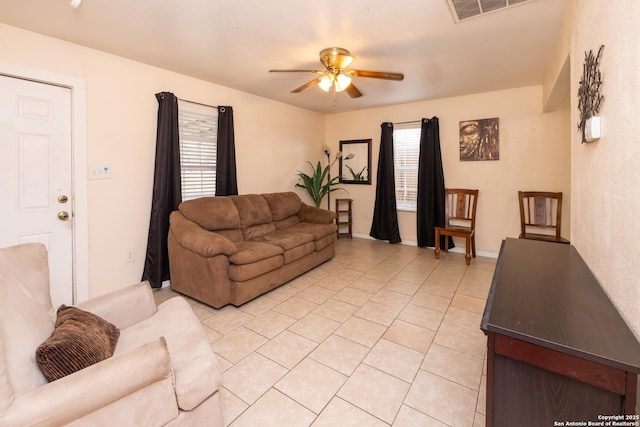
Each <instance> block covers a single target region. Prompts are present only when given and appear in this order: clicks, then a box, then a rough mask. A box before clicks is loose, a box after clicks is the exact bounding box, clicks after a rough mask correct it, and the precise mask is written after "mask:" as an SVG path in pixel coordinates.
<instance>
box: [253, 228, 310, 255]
mask: <svg viewBox="0 0 640 427" xmlns="http://www.w3.org/2000/svg"><path fill="white" fill-rule="evenodd" d="M262 238H263V239H264V241H265V242H268V243H272V244H274V245H278V246H280V247H281V248H282V249H284V250H285V251H288V250H289V249H293V248H295V247H296V246H300V245H303V244H305V243H309V242H313V236H312V235H311V234H307V233H300V232H297V233H296V232H292V231H289V230H276V231H273V232H271V233H269V234H265V235H264V236H263V237H262Z"/></svg>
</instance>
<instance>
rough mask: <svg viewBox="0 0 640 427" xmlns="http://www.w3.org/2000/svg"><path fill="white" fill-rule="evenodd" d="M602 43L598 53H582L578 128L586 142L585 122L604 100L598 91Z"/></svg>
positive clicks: (596, 111)
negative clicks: (582, 63)
mask: <svg viewBox="0 0 640 427" xmlns="http://www.w3.org/2000/svg"><path fill="white" fill-rule="evenodd" d="M603 49H604V45H602V46H600V49H598V54H597V55H596V56H594V55H593V51H591V50H589V52H585V53H584V65H583V68H582V80H580V86H579V87H578V111H579V112H580V121H579V122H578V130H579V131H580V133H581V135H582V143H583V144H584V143H585V142H587V139H586V137H585V124H586V122H587V120H588V119H589V118H591V117H593V116H595V115H597V114H598V113H599V112H600V106H601V105H602V101H603V100H604V95H602V94H601V93H600V86H601V85H602V75H601V73H600V58H601V57H602V50H603Z"/></svg>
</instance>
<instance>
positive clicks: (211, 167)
mask: <svg viewBox="0 0 640 427" xmlns="http://www.w3.org/2000/svg"><path fill="white" fill-rule="evenodd" d="M178 130H179V133H180V168H181V180H182V200H190V199H196V198H198V197H205V196H215V195H216V151H217V150H216V143H217V139H218V138H217V137H218V110H217V109H216V108H207V107H202V106H196V105H194V104H190V103H188V102H180V103H179V104H178Z"/></svg>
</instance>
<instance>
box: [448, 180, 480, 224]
mask: <svg viewBox="0 0 640 427" xmlns="http://www.w3.org/2000/svg"><path fill="white" fill-rule="evenodd" d="M445 193H446V201H445V224H446V225H447V226H465V227H469V228H471V229H472V230H475V228H476V207H477V206H478V190H468V189H464V188H447V189H445Z"/></svg>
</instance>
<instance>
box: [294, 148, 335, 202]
mask: <svg viewBox="0 0 640 427" xmlns="http://www.w3.org/2000/svg"><path fill="white" fill-rule="evenodd" d="M322 150H323V151H324V153H325V154H326V155H327V166H325V167H324V168H323V167H322V164H321V162H320V160H318V164H317V165H316V166H315V167H314V166H313V164H312V163H311V162H310V161H307V163H309V166H311V170H312V174H311V175H307V174H306V173H304V172H301V171H298V174H297V175H298V177H299V178H300V179H301V180H302V182H301V183H300V182H298V183H297V184H296V188H304V189H305V190H307V192H308V193H309V195H310V196H311V198H312V199H313V201H314V203H315V204H316V207H318V208H319V207H320V203H321V202H322V199H324V196H328V199H327V209H329V210H331V199H330V197H331V196H329V194H330V193H332V192H334V191H338V190H344V188H338V187H335V186H336V185H338V181H339V178H340V177H338V176H335V177H333V178H331V166H333V164H334V163H335V162H336V160H338V159H339V158H340V157H342V152H340V151H338V152H337V153H336V157H335V159H333V161H332V162H331V161H330V160H331V150H330V149H329V147H328V146H327V145H326V144H324V145H323V146H322ZM325 179H326V182H325ZM344 191H346V190H344Z"/></svg>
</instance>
